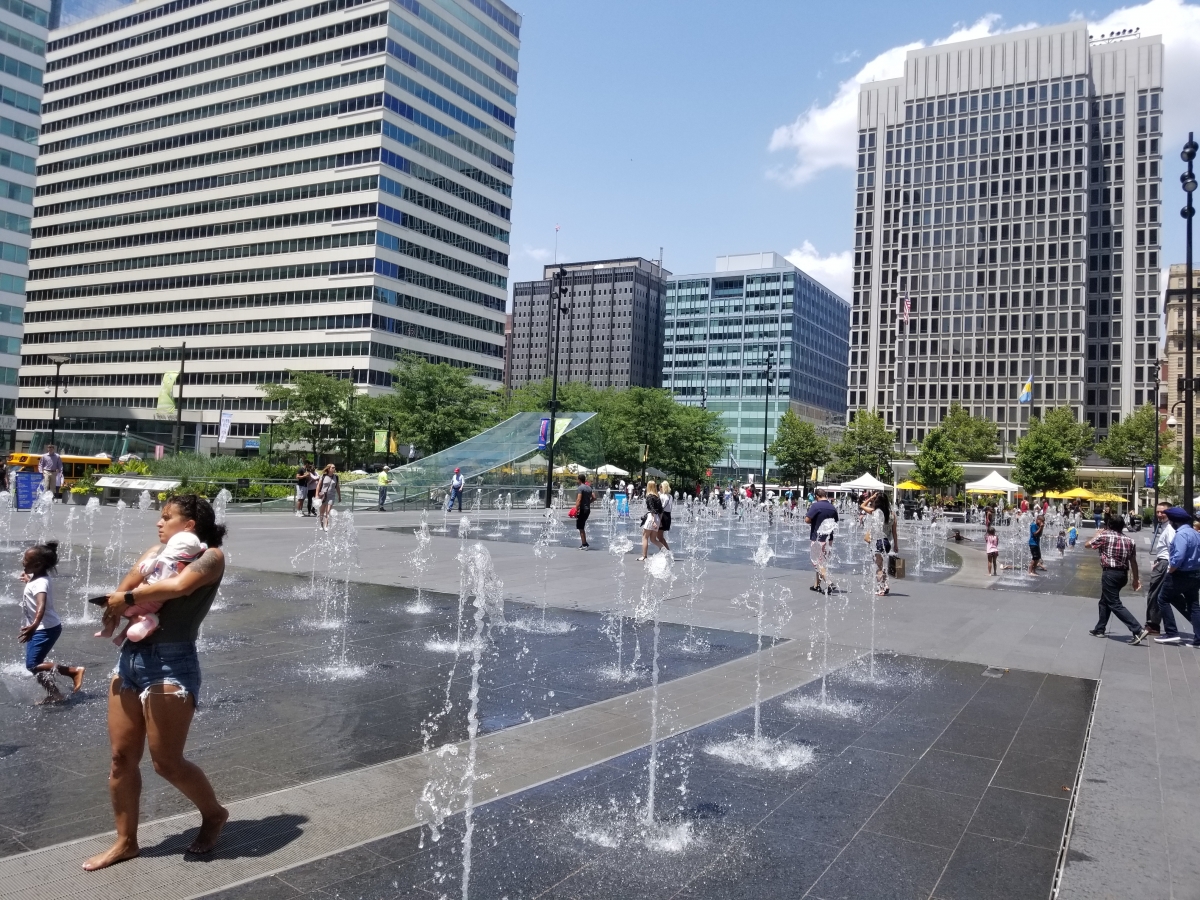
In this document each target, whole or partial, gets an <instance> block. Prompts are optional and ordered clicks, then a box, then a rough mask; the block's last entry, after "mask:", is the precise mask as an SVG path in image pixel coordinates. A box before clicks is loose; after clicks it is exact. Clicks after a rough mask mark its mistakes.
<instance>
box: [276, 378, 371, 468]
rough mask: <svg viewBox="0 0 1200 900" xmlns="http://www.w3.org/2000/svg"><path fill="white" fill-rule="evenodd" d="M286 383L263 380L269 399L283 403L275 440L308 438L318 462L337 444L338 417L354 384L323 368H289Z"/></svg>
mask: <svg viewBox="0 0 1200 900" xmlns="http://www.w3.org/2000/svg"><path fill="white" fill-rule="evenodd" d="M289 375H290V377H291V380H290V381H289V382H288V383H287V384H261V385H259V390H260V391H262V392H263V394H264V396H265V397H266V400H267V401H268V402H270V403H282V404H284V410H283V412H282V413H281V414H280V416H279V419H278V420H277V421H276V422H275V429H274V430H275V435H274V437H275V440H276V441H278V440H280V439H282V440H289V441H291V440H301V441H308V445H309V446H310V447H311V448H312V452H313V455H314V456H315V457H316V459H317V461H318V462H319V461H320V459H321V457H322V456H323V455H324V454H326V453H329V452H330V451H331V450H332V449H333V448H334V447H335V446H336V445H337V437H338V436H339V435H338V429H337V427H336V425H335V422H334V420H335V418H336V417H337V416H338V413H339V411H340V410H343V409H344V408H345V407H346V404H347V401H348V400H349V398H350V394H351V392H352V391H353V386H352V385H351V383H350V382H349V381H346V380H344V379H341V378H335V377H333V376H332V375H323V374H321V373H320V372H289Z"/></svg>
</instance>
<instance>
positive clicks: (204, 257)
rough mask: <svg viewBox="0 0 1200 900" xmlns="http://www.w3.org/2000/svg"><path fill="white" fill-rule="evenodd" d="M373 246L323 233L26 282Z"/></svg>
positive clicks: (63, 270)
mask: <svg viewBox="0 0 1200 900" xmlns="http://www.w3.org/2000/svg"><path fill="white" fill-rule="evenodd" d="M374 243H375V232H374V231H351V232H342V233H340V234H324V235H318V236H315V237H306V238H292V239H290V240H282V241H264V242H262V243H258V244H243V245H242V246H240V247H214V248H211V249H205V250H181V251H178V252H175V253H160V254H157V255H155V256H138V257H129V258H126V259H110V260H105V261H104V262H94V263H74V264H71V265H65V266H50V267H47V268H43V269H30V270H29V280H30V281H44V280H46V279H48V278H73V277H78V276H82V275H102V274H105V273H108V272H127V271H130V270H133V269H149V268H162V267H166V266H183V265H195V264H197V263H206V262H219V261H223V260H227V259H251V258H253V257H256V256H274V255H277V254H284V253H314V252H317V251H321V250H336V249H342V248H346V247H364V246H367V245H370V244H374Z"/></svg>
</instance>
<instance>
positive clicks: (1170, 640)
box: [1154, 634, 1183, 644]
mask: <svg viewBox="0 0 1200 900" xmlns="http://www.w3.org/2000/svg"><path fill="white" fill-rule="evenodd" d="M1154 643H1156V644H1182V643H1183V638H1181V637H1180V636H1179V635H1177V634H1164V635H1163V636H1162V637H1156V638H1155V639H1154Z"/></svg>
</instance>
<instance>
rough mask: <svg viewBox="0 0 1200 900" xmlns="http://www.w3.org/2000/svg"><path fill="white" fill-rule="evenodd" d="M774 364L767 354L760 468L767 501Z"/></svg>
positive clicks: (771, 357)
mask: <svg viewBox="0 0 1200 900" xmlns="http://www.w3.org/2000/svg"><path fill="white" fill-rule="evenodd" d="M774 364H775V354H774V353H768V354H767V377H766V383H765V384H764V385H763V393H764V394H765V395H766V396H765V397H764V398H763V467H762V500H763V502H764V503H765V502H766V500H767V426H768V425H769V424H770V420H771V382H772V380H773V379H772V378H771V367H772V366H773V365H774Z"/></svg>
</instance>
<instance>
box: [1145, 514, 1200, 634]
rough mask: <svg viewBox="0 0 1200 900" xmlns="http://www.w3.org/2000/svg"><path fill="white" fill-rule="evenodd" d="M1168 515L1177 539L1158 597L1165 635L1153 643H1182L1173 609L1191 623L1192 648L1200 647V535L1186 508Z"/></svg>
mask: <svg viewBox="0 0 1200 900" xmlns="http://www.w3.org/2000/svg"><path fill="white" fill-rule="evenodd" d="M1166 516H1167V520H1168V521H1169V522H1170V523H1171V525H1172V526H1173V527H1174V528H1175V537H1174V539H1173V540H1172V541H1171V555H1170V558H1169V559H1168V560H1167V577H1166V578H1165V579H1164V580H1163V586H1162V588H1161V589H1160V591H1159V595H1158V597H1159V601H1158V609H1159V613H1160V614H1161V615H1162V630H1163V635H1162V637H1156V638H1155V639H1154V640H1155V642H1156V643H1159V644H1181V643H1183V635H1181V634H1180V633H1179V628H1178V626H1177V625H1176V624H1175V613H1174V612H1173V611H1172V607H1174V608H1175V609H1178V610H1179V611H1180V612H1181V613H1182V614H1183V616H1184V618H1186V619H1188V620H1190V621H1191V623H1192V646H1193V647H1200V534H1197V533H1196V529H1195V527H1194V526H1193V523H1192V517H1191V515H1189V514H1188V511H1187V510H1186V509H1184V508H1183V507H1181V506H1172V507H1171V508H1170V509H1168V510H1167V511H1166Z"/></svg>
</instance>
